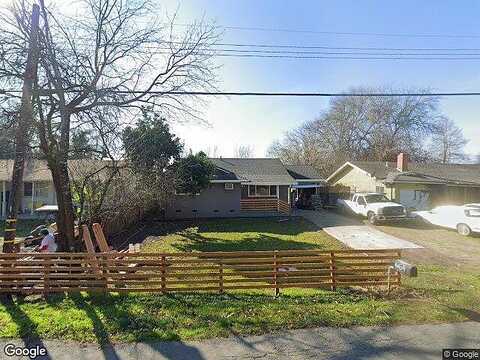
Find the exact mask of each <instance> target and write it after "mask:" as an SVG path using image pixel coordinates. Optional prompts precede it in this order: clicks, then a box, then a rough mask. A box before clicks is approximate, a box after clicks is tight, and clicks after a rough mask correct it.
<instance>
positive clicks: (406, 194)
mask: <svg viewBox="0 0 480 360" xmlns="http://www.w3.org/2000/svg"><path fill="white" fill-rule="evenodd" d="M396 193H397V196H398V197H397V200H398V201H399V202H400V203H401V204H402V205H403V206H405V207H407V208H415V209H416V210H429V209H430V208H431V191H430V190H429V188H428V186H425V185H420V184H402V185H397V187H396Z"/></svg>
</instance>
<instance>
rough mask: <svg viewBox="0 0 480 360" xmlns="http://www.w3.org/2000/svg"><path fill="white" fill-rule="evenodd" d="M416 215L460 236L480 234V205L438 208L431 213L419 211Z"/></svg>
mask: <svg viewBox="0 0 480 360" xmlns="http://www.w3.org/2000/svg"><path fill="white" fill-rule="evenodd" d="M415 215H417V216H418V217H420V218H422V219H423V220H424V221H426V222H428V223H430V224H433V225H437V226H441V227H445V228H448V229H455V230H457V232H458V233H459V234H460V235H464V236H468V235H471V234H472V232H480V204H466V205H445V206H438V207H436V208H434V209H432V210H430V211H417V212H415Z"/></svg>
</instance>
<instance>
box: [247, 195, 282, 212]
mask: <svg viewBox="0 0 480 360" xmlns="http://www.w3.org/2000/svg"><path fill="white" fill-rule="evenodd" d="M240 210H242V211H267V212H268V211H273V212H280V213H282V214H287V215H288V214H290V205H289V204H288V203H287V202H286V201H283V200H280V199H268V198H265V199H241V200H240Z"/></svg>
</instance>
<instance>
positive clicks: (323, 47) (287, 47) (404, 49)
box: [169, 42, 480, 51]
mask: <svg viewBox="0 0 480 360" xmlns="http://www.w3.org/2000/svg"><path fill="white" fill-rule="evenodd" d="M169 43H172V44H182V43H180V42H169ZM212 46H227V47H242V48H243V47H252V48H270V49H271V48H279V49H323V50H366V51H369V50H378V51H480V48H431V47H427V48H388V47H339V46H322V45H294V44H286V45H279V44H238V43H215V44H212Z"/></svg>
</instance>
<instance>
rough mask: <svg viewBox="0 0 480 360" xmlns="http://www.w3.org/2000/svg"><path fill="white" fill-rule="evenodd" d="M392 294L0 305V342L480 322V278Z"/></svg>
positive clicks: (413, 283) (430, 279)
mask: <svg viewBox="0 0 480 360" xmlns="http://www.w3.org/2000/svg"><path fill="white" fill-rule="evenodd" d="M419 270H420V274H421V275H420V277H418V278H417V279H405V281H404V285H403V286H402V288H401V289H397V290H395V291H394V292H393V293H392V294H390V296H386V295H385V294H378V293H373V292H370V293H367V292H365V293H361V292H354V291H352V290H337V291H336V292H331V291H322V290H301V289H299V290H293V289H292V290H284V291H282V294H281V296H280V297H278V298H276V299H275V298H273V296H272V294H271V292H268V291H262V292H253V291H252V292H242V293H230V294H226V295H199V294H195V295H188V294H182V295H165V296H163V295H159V294H151V295H148V294H130V295H115V294H111V295H108V296H101V295H96V296H93V295H92V296H90V295H87V294H81V295H74V296H68V297H65V296H52V297H50V298H49V299H48V300H47V301H45V300H44V299H43V298H40V297H38V298H32V299H29V300H26V301H15V302H14V303H13V304H10V305H0V337H15V338H18V337H23V338H26V337H27V338H32V337H41V338H53V339H65V340H77V341H81V342H98V343H100V344H104V343H108V342H124V341H155V340H157V341H158V340H193V339H204V338H209V337H217V336H228V335H231V334H232V333H235V334H240V335H246V334H261V333H266V332H270V331H277V330H278V331H280V330H284V329H291V328H308V327H314V326H324V325H327V326H341V327H345V326H353V325H389V324H399V323H425V322H427V323H432V322H446V321H464V320H475V321H480V302H479V301H478V299H479V298H480V273H475V274H474V273H470V274H466V273H465V272H461V271H456V270H455V271H452V270H449V269H447V268H440V267H433V266H428V267H421V268H420V269H419Z"/></svg>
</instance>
